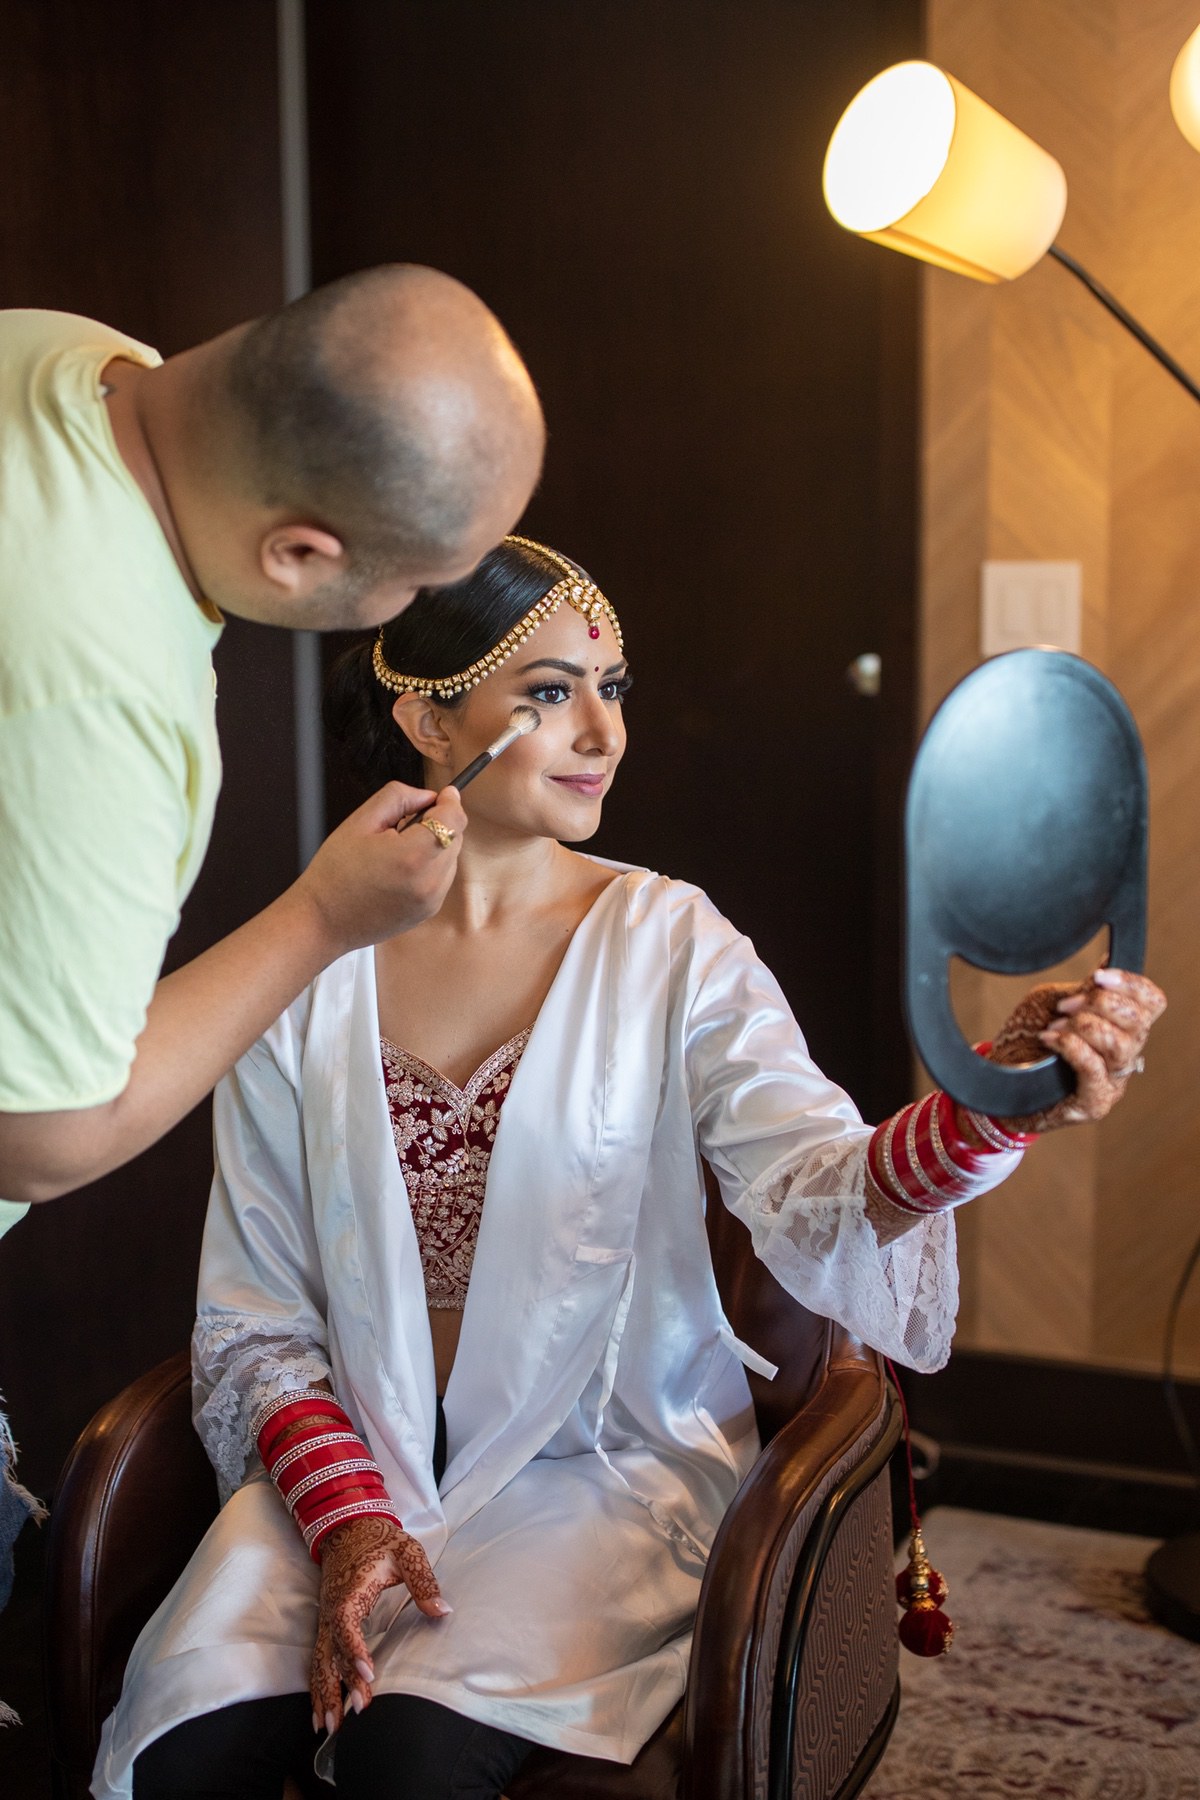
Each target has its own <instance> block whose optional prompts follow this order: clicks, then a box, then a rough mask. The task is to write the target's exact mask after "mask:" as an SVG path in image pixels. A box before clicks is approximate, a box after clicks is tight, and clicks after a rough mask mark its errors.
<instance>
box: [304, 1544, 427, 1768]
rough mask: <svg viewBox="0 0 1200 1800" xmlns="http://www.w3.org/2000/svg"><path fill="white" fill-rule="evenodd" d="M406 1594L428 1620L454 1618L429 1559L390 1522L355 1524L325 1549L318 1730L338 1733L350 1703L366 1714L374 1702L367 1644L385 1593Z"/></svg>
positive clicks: (316, 1673)
mask: <svg viewBox="0 0 1200 1800" xmlns="http://www.w3.org/2000/svg"><path fill="white" fill-rule="evenodd" d="M392 1587H406V1588H407V1589H408V1591H409V1593H410V1594H411V1595H412V1597H413V1604H414V1605H415V1606H417V1607H418V1608H419V1609H420V1611H421V1612H423V1613H424V1614H425V1615H426V1617H427V1618H430V1619H441V1618H445V1617H446V1615H447V1614H448V1613H450V1612H452V1611H453V1608H452V1607H450V1606H447V1604H446V1602H445V1601H444V1600H443V1599H442V1596H441V1591H440V1589H439V1588H438V1584H437V1581H436V1579H435V1577H434V1573H433V1570H432V1568H431V1567H430V1565H429V1558H428V1557H427V1556H426V1554H425V1552H424V1550H422V1548H421V1546H420V1544H419V1543H418V1542H417V1540H416V1538H415V1537H413V1536H411V1534H410V1533H409V1532H407V1531H405V1530H404V1529H403V1527H402V1526H400V1525H397V1524H396V1522H395V1520H393V1519H384V1518H378V1517H369V1518H364V1519H351V1520H350V1521H349V1523H347V1524H345V1525H340V1526H339V1527H338V1528H337V1530H336V1531H331V1532H330V1534H329V1536H328V1537H327V1538H326V1539H325V1542H324V1543H323V1545H322V1546H321V1592H320V1601H319V1606H320V1617H319V1622H318V1626H317V1642H316V1646H315V1648H314V1650H313V1659H312V1672H311V1675H310V1678H309V1688H310V1691H311V1694H312V1703H313V1730H314V1731H319V1730H320V1728H321V1725H322V1724H324V1726H325V1729H326V1730H327V1731H330V1732H333V1731H336V1730H337V1729H338V1727H339V1726H340V1724H341V1722H342V1718H343V1703H342V1688H343V1687H345V1688H346V1689H347V1690H348V1692H347V1703H348V1704H349V1705H350V1706H352V1707H353V1708H354V1710H355V1712H361V1711H362V1710H363V1708H364V1707H365V1706H368V1705H369V1704H370V1701H371V1683H372V1682H373V1681H374V1679H375V1668H374V1665H373V1663H372V1661H371V1655H370V1652H369V1651H368V1649H367V1643H366V1639H365V1637H364V1636H363V1625H364V1624H365V1622H366V1620H367V1617H368V1615H369V1614H370V1612H371V1608H372V1607H373V1606H374V1605H375V1602H376V1601H377V1600H378V1599H379V1596H380V1595H381V1594H382V1593H384V1592H385V1591H386V1590H387V1589H388V1588H392Z"/></svg>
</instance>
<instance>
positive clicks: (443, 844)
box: [417, 818, 454, 850]
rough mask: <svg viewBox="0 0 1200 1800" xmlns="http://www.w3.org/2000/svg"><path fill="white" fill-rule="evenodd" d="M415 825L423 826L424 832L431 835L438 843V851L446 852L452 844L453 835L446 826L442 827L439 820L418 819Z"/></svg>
mask: <svg viewBox="0 0 1200 1800" xmlns="http://www.w3.org/2000/svg"><path fill="white" fill-rule="evenodd" d="M417 824H418V825H423V826H424V827H425V829H426V831H429V832H432V833H433V836H434V837H435V838H436V839H437V841H438V849H439V850H448V849H449V848H450V846H451V844H452V843H453V842H454V833H453V832H452V831H451V829H450V827H449V826H448V825H443V824H442V821H441V820H440V819H430V818H424V819H418V820H417Z"/></svg>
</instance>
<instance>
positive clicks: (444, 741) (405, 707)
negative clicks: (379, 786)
mask: <svg viewBox="0 0 1200 1800" xmlns="http://www.w3.org/2000/svg"><path fill="white" fill-rule="evenodd" d="M442 716H443V715H442V708H441V707H440V706H439V705H438V703H437V701H436V700H434V699H433V698H432V697H431V696H430V695H429V694H400V695H398V696H397V699H396V704H395V705H394V706H393V707H392V717H393V719H395V721H396V723H397V725H398V726H399V727H400V729H401V731H402V732H403V733H404V735H405V737H406V738H407V739H408V741H409V743H410V744H411V745H412V747H413V749H414V750H415V751H416V752H417V755H418V756H420V757H421V759H422V760H423V761H424V762H428V763H433V764H434V766H435V767H436V768H439V769H443V768H444V769H448V768H449V767H450V765H451V762H452V760H453V752H452V749H451V744H450V739H449V738H448V737H447V735H446V733H445V731H444V730H443V728H442Z"/></svg>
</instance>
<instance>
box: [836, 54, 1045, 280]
mask: <svg viewBox="0 0 1200 1800" xmlns="http://www.w3.org/2000/svg"><path fill="white" fill-rule="evenodd" d="M824 188H825V203H826V205H827V206H828V208H829V210H830V212H831V213H832V214H833V216H834V218H835V219H836V220H837V221H838V223H839V225H844V226H845V227H846V229H847V230H848V231H855V232H857V233H858V234H859V235H860V236H861V237H865V238H870V239H871V241H872V242H873V243H876V244H888V245H890V246H891V248H892V249H894V250H903V251H904V252H905V253H906V254H907V255H909V256H917V257H920V258H921V259H922V260H923V261H924V262H931V263H937V264H938V265H939V266H940V267H941V268H944V269H954V270H955V271H956V272H957V273H958V274H960V275H971V276H973V277H974V278H975V280H977V281H1011V280H1012V279H1013V278H1014V277H1015V276H1017V275H1023V274H1024V273H1025V271H1026V269H1030V268H1032V267H1033V265H1034V263H1035V262H1037V261H1038V260H1039V259H1040V258H1041V257H1043V256H1044V255H1045V253H1046V251H1047V250H1048V249H1049V248H1050V245H1051V244H1052V243H1053V242H1054V239H1055V236H1056V235H1057V232H1058V228H1059V226H1060V225H1061V224H1062V217H1063V213H1064V211H1065V210H1066V204H1067V183H1066V177H1065V176H1064V174H1063V172H1062V169H1061V168H1060V167H1059V165H1058V163H1057V162H1056V161H1055V160H1054V158H1053V157H1052V156H1051V155H1049V154H1048V152H1047V151H1045V150H1043V149H1042V148H1041V146H1040V144H1035V143H1034V141H1033V139H1032V138H1028V137H1026V136H1025V133H1024V132H1023V131H1018V129H1017V127H1016V126H1015V125H1013V124H1010V122H1009V121H1008V120H1007V119H1006V118H1004V116H1003V115H1002V114H1001V113H998V112H996V111H995V109H994V108H993V107H991V106H989V105H988V104H987V102H986V101H984V100H981V99H980V98H979V96H978V95H977V94H973V93H972V92H971V90H970V88H968V87H964V86H963V84H962V82H961V81H956V80H955V78H954V76H953V75H947V74H946V72H945V70H943V69H939V68H937V67H936V66H935V65H934V64H933V63H927V62H903V63H896V64H895V65H894V66H893V67H892V68H890V69H885V70H884V71H883V73H882V74H881V75H876V77H875V78H874V80H873V81H869V82H868V83H867V85H866V87H864V88H863V89H862V90H861V91H860V92H859V93H858V94H856V95H855V97H854V99H853V100H852V101H851V102H850V104H849V106H848V107H847V108H846V110H845V112H844V113H843V114H842V116H841V118H840V120H839V121H838V124H837V128H836V130H835V131H834V134H833V136H832V137H831V138H830V140H829V148H828V150H827V151H826V153H825V174H824Z"/></svg>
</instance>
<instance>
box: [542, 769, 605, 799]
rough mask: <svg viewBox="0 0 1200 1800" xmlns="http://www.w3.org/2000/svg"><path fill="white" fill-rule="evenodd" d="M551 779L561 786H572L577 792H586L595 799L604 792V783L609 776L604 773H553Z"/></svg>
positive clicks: (590, 797)
mask: <svg viewBox="0 0 1200 1800" xmlns="http://www.w3.org/2000/svg"><path fill="white" fill-rule="evenodd" d="M550 779H551V781H554V782H557V783H558V785H559V787H565V788H571V789H572V791H573V792H574V793H576V794H586V795H587V796H588V798H589V799H595V798H596V797H597V796H598V795H600V794H602V793H603V792H604V783H605V781H606V779H607V777H606V776H604V775H552V776H551V777H550Z"/></svg>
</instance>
